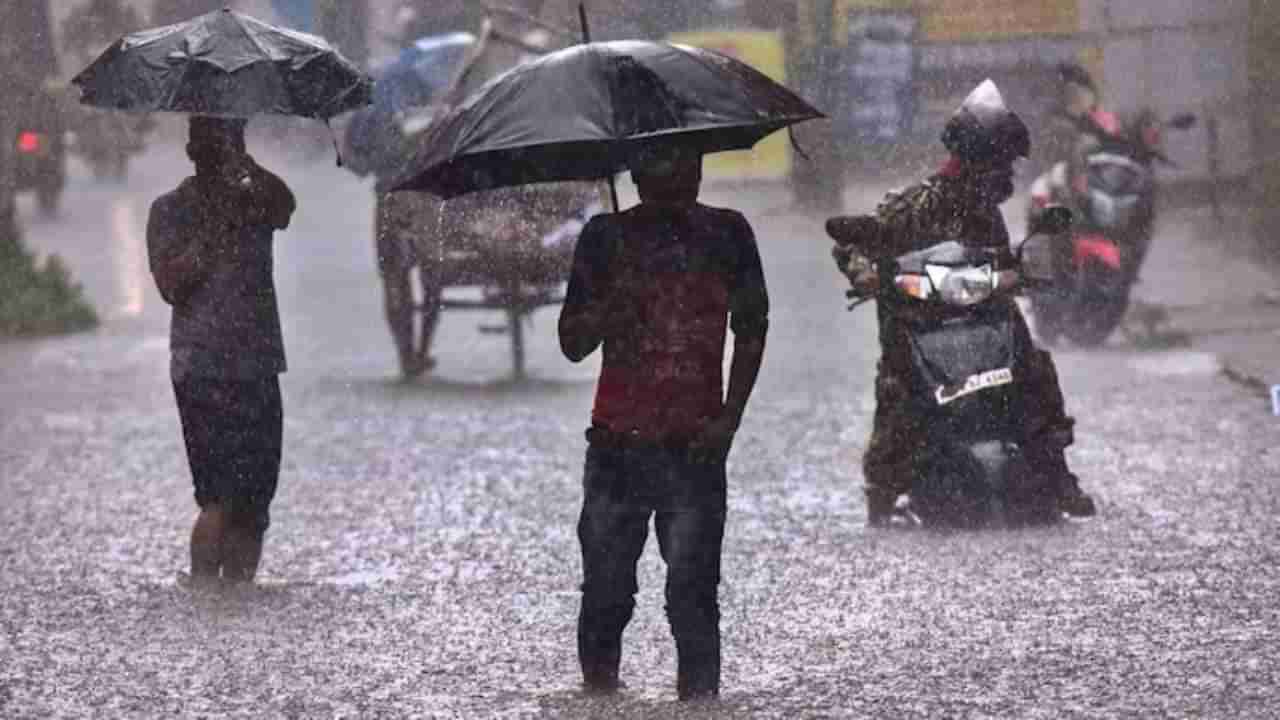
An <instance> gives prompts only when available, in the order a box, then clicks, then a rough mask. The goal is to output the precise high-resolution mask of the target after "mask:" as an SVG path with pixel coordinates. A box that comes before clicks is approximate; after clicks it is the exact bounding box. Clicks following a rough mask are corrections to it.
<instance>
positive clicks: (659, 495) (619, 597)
mask: <svg viewBox="0 0 1280 720" xmlns="http://www.w3.org/2000/svg"><path fill="white" fill-rule="evenodd" d="M701 162H702V159H701V155H700V154H698V153H696V152H694V151H678V150H674V149H672V150H657V151H653V152H650V153H646V154H644V155H643V156H642V157H640V158H637V159H635V160H634V161H633V162H632V164H631V166H632V171H631V174H632V178H633V179H634V180H635V181H636V186H637V189H638V190H639V193H640V201H641V202H640V204H639V205H638V206H636V207H634V208H631V209H629V210H627V211H625V212H620V213H610V214H605V215H597V216H596V217H594V218H592V220H591V221H590V222H589V223H588V224H587V226H586V227H585V228H584V229H583V231H582V234H581V236H580V238H579V241H578V246H577V249H576V252H575V255H574V261H573V270H572V273H571V275H570V279H569V289H568V294H567V297H566V299H565V304H564V308H563V310H562V312H561V315H560V345H561V348H562V349H563V351H564V354H565V356H566V357H568V358H569V359H570V360H572V361H573V362H579V361H581V360H582V359H584V358H585V357H586V356H588V355H590V354H591V353H592V352H594V351H595V350H596V348H598V347H603V349H602V352H603V353H604V358H603V366H602V368H601V372H600V380H599V383H598V386H597V389H596V399H595V406H594V408H593V409H592V413H591V428H590V429H588V430H587V441H588V448H587V457H586V467H585V470H584V478H583V486H584V497H583V505H582V514H581V517H580V520H579V523H578V538H579V541H580V542H581V545H582V562H583V582H582V605H581V613H580V615H579V618H578V655H579V659H580V661H581V664H582V673H583V679H584V681H585V684H586V686H587V688H588V689H590V690H593V691H611V690H614V689H616V688H617V687H619V684H620V681H619V677H618V669H619V663H620V660H621V655H622V632H623V630H624V629H625V628H626V626H627V623H628V622H629V621H630V620H631V615H632V611H633V610H634V609H635V593H636V592H637V591H638V586H637V584H636V563H637V561H638V560H639V559H640V556H641V554H642V553H643V551H644V545H645V540H646V536H647V535H648V525H649V518H650V516H651V515H652V516H654V525H655V528H656V532H657V535H658V547H659V549H660V550H661V553H662V557H663V559H664V560H665V561H666V563H667V583H666V609H667V619H668V620H669V621H670V623H671V632H672V635H674V637H675V641H676V656H677V671H676V687H677V692H678V693H679V696H680V698H681V699H694V698H700V697H711V696H715V695H716V694H718V692H719V689H720V608H719V601H718V592H719V590H718V586H719V583H720V551H721V542H722V540H723V537H724V523H725V507H726V492H727V479H726V475H725V459H726V457H727V456H728V453H729V448H730V445H731V444H732V442H733V437H734V433H735V432H736V431H737V429H738V424H739V423H740V422H741V420H742V414H743V411H744V410H745V409H746V405H747V400H748V398H749V397H750V396H751V391H752V388H753V387H754V386H755V380H756V375H757V373H758V372H759V369H760V362H761V359H762V357H763V356H764V345H765V334H766V331H767V330H768V325H769V320H768V318H769V298H768V294H767V292H766V291H765V283H764V272H763V269H762V267H761V263H760V255H759V251H758V250H757V247H756V243H755V237H754V234H753V233H752V231H751V226H750V225H749V224H748V223H747V221H746V219H745V218H744V217H743V216H742V215H741V214H739V213H737V212H734V211H732V210H725V209H719V208H710V207H707V206H704V205H701V204H699V203H698V202H697V197H698V189H699V185H700V183H701V179H702V171H701ZM730 328H732V330H733V336H734V343H733V361H732V366H731V368H730V372H729V383H728V389H727V392H726V391H725V388H724V385H723V378H722V374H723V373H722V368H723V362H724V351H725V339H726V334H727V331H728V330H729V329H730Z"/></svg>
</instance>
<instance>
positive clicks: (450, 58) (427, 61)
mask: <svg viewBox="0 0 1280 720" xmlns="http://www.w3.org/2000/svg"><path fill="white" fill-rule="evenodd" d="M475 44H476V36H475V35H472V34H471V33H466V32H456V33H448V34H445V35H429V36H427V37H424V38H419V39H418V40H415V41H414V42H413V44H412V45H410V46H409V47H407V48H405V49H404V50H401V51H400V54H399V55H398V56H397V57H396V59H395V60H394V61H393V62H391V63H390V64H389V65H385V66H383V67H381V68H378V69H377V70H375V71H374V78H375V79H376V80H377V83H376V84H375V85H374V88H373V106H374V109H376V110H380V111H388V112H393V113H394V112H403V111H405V110H408V109H410V108H414V107H421V106H423V105H426V104H428V103H430V102H431V101H432V99H433V98H435V97H436V96H437V95H439V94H440V92H441V91H443V90H446V89H448V88H449V85H450V83H451V82H452V81H453V76H454V74H455V73H456V72H457V71H458V67H459V66H460V65H461V64H462V61H463V60H464V59H466V56H467V51H469V50H470V49H471V48H473V47H475Z"/></svg>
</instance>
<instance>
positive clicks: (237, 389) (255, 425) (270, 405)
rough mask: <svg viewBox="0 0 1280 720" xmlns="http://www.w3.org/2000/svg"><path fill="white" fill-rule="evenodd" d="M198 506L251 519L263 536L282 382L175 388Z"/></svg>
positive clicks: (198, 383) (274, 476)
mask: <svg viewBox="0 0 1280 720" xmlns="http://www.w3.org/2000/svg"><path fill="white" fill-rule="evenodd" d="M173 391H174V395H175V396H176V398H177V401H178V414H179V416H180V417H181V419H182V437H183V439H184V440H185V441H186V445H187V461H188V463H189V464H190V466H191V479H192V480H193V481H194V483H195V497H196V504H197V505H199V506H200V507H201V508H203V507H206V506H208V505H210V504H215V503H216V504H219V505H221V506H223V507H224V508H226V509H228V510H231V511H233V512H237V513H250V514H252V515H253V518H254V527H255V528H256V529H257V530H258V532H265V531H266V529H267V526H268V525H270V523H271V515H270V512H269V507H270V505H271V500H272V498H274V497H275V494H276V482H277V480H278V479H279V476H280V451H281V446H282V436H283V425H284V413H283V408H282V405H281V402H280V379H279V378H278V377H277V376H275V375H273V376H271V377H268V378H263V379H261V380H222V379H215V378H187V379H184V380H182V381H179V382H175V383H174V384H173Z"/></svg>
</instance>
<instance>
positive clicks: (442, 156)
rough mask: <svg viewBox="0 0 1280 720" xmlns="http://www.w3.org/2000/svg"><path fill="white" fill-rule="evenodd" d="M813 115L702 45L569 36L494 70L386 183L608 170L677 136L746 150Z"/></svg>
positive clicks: (519, 179)
mask: <svg viewBox="0 0 1280 720" xmlns="http://www.w3.org/2000/svg"><path fill="white" fill-rule="evenodd" d="M819 117H823V115H822V113H821V112H819V111H817V110H815V109H814V108H813V107H812V106H811V105H809V104H808V103H807V102H805V101H804V100H801V99H800V98H799V97H797V96H796V95H795V94H794V93H792V92H791V91H790V90H788V89H786V88H784V87H782V86H781V85H779V84H777V83H775V82H774V81H772V80H770V79H769V78H768V77H766V76H764V75H763V74H761V73H759V72H757V71H756V70H754V69H752V68H751V67H749V66H748V65H745V64H743V63H741V62H739V61H737V60H734V59H733V58H730V57H727V56H725V55H721V54H719V53H716V52H712V51H709V50H702V49H699V48H693V47H687V46H684V45H670V44H666V43H658V42H644V41H638V40H625V41H618V42H599V43H586V44H583V45H577V46H574V47H571V48H567V49H565V50H561V51H559V52H555V53H551V54H549V55H545V56H543V57H541V58H539V59H537V60H534V61H531V62H528V63H525V64H523V65H519V66H517V67H515V68H512V69H511V70H509V71H507V72H506V73H504V74H502V75H500V76H498V77H496V78H494V79H493V80H492V81H490V82H489V83H488V84H486V85H485V86H484V87H482V88H481V89H480V90H478V91H476V93H474V94H473V95H471V96H470V97H468V98H467V99H466V100H464V101H463V102H462V104H461V105H459V106H458V107H457V108H455V109H454V110H452V111H451V112H450V113H448V114H447V115H445V116H444V117H443V118H442V119H441V120H440V121H439V122H438V123H437V124H436V126H435V127H434V128H433V129H432V130H431V131H429V132H428V134H427V135H426V136H424V138H423V142H422V143H421V144H420V145H419V149H418V152H417V154H416V155H415V156H414V158H413V159H412V161H411V162H410V163H409V164H408V165H407V170H406V171H405V172H403V173H402V174H400V175H399V176H397V177H394V178H392V179H390V180H389V181H388V182H386V183H385V184H384V187H385V189H389V190H425V191H428V192H432V193H434V194H436V195H439V196H441V197H446V198H447V197H453V196H455V195H461V194H463V193H468V192H473V191H476V190H486V189H490V188H497V187H504V186H509V185H524V184H528V183H537V182H551V181H558V180H591V179H599V178H605V177H610V176H612V175H613V174H615V173H618V172H621V171H622V170H624V169H626V167H627V164H628V161H629V160H630V159H631V158H633V157H634V156H635V153H636V152H637V151H639V150H641V149H643V148H645V147H646V146H649V145H654V144H667V143H679V144H682V145H684V146H687V147H689V148H692V149H696V150H698V151H701V152H703V153H713V152H719V151H722V150H745V149H748V148H750V147H751V146H753V145H755V144H756V143H757V142H758V141H759V140H760V139H761V138H763V137H765V136H766V135H769V134H770V133H772V132H774V131H776V130H779V129H781V128H784V127H787V126H788V125H793V124H795V123H798V122H802V121H804V120H810V119H813V118H819Z"/></svg>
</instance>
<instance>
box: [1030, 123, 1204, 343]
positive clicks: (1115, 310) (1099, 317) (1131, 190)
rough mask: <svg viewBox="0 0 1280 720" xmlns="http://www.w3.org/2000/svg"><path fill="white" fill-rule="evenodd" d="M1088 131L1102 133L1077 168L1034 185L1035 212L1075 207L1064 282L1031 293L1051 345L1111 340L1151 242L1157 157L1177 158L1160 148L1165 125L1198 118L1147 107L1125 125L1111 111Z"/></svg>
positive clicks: (1058, 170)
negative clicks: (1164, 117)
mask: <svg viewBox="0 0 1280 720" xmlns="http://www.w3.org/2000/svg"><path fill="white" fill-rule="evenodd" d="M1078 122H1079V124H1080V129H1081V132H1082V133H1088V134H1090V135H1092V136H1093V137H1095V138H1096V139H1097V142H1096V144H1094V145H1093V146H1092V148H1091V149H1090V151H1089V152H1087V153H1086V154H1085V156H1084V166H1083V167H1081V168H1078V169H1076V170H1075V173H1074V174H1075V176H1074V177H1068V175H1069V174H1070V173H1071V172H1072V169H1071V168H1069V167H1068V165H1067V163H1065V162H1064V163H1058V164H1057V165H1056V166H1054V168H1053V169H1051V170H1050V171H1049V172H1048V173H1046V175H1044V176H1041V177H1040V178H1038V179H1037V180H1036V181H1035V183H1033V185H1032V188H1031V208H1030V212H1029V213H1028V217H1034V216H1035V215H1036V214H1037V213H1038V212H1040V211H1041V209H1042V208H1044V207H1045V206H1047V205H1049V204H1050V203H1057V202H1061V203H1064V204H1068V205H1070V206H1071V207H1073V208H1074V209H1075V210H1076V214H1077V222H1076V224H1075V226H1074V227H1073V228H1072V237H1071V243H1070V252H1069V257H1068V256H1067V255H1068V254H1067V253H1065V252H1064V253H1063V256H1061V257H1059V259H1058V268H1057V272H1058V274H1059V275H1060V276H1061V279H1060V282H1059V283H1058V284H1057V285H1056V286H1055V288H1054V289H1052V290H1049V291H1046V292H1043V293H1033V294H1032V295H1031V308H1032V312H1033V314H1034V316H1035V319H1036V332H1037V334H1038V335H1039V336H1040V339H1041V340H1042V341H1043V342H1045V343H1049V344H1052V343H1054V342H1056V341H1057V339H1058V338H1059V337H1060V336H1065V337H1066V338H1067V339H1069V340H1070V341H1071V342H1072V343H1074V344H1076V345H1078V346H1081V347H1096V346H1098V345H1101V344H1102V343H1104V342H1106V340H1107V338H1108V337H1110V336H1111V333H1112V332H1113V331H1114V330H1115V328H1116V326H1117V325H1119V324H1120V321H1121V319H1123V317H1124V314H1125V311H1126V310H1127V309H1128V307H1129V291H1130V290H1131V289H1132V287H1133V285H1134V283H1135V282H1137V279H1138V272H1139V270H1140V269H1141V268H1142V263H1143V260H1144V259H1145V258H1146V255H1147V251H1148V249H1150V246H1151V238H1152V234H1151V233H1152V227H1153V225H1154V224H1155V193H1156V182H1155V173H1154V166H1155V164H1156V163H1157V162H1160V163H1163V164H1167V165H1173V164H1174V163H1173V162H1172V161H1171V160H1169V158H1168V157H1166V156H1165V155H1164V153H1163V152H1162V150H1161V145H1162V135H1163V132H1162V130H1163V129H1164V128H1172V129H1175V130H1186V129H1189V128H1191V127H1192V126H1194V125H1195V123H1196V119H1195V116H1194V115H1191V114H1187V113H1184V114H1180V115H1177V116H1175V117H1174V118H1172V119H1171V120H1169V121H1168V122H1165V123H1161V122H1160V121H1159V120H1158V119H1157V118H1156V117H1155V116H1154V115H1153V114H1152V113H1150V112H1144V113H1141V114H1139V115H1138V117H1137V118H1136V119H1135V120H1134V121H1133V122H1131V123H1129V124H1128V125H1122V124H1121V123H1120V122H1119V121H1117V120H1116V119H1115V117H1114V116H1113V115H1111V114H1109V113H1105V112H1101V111H1099V112H1095V113H1093V114H1090V115H1087V116H1085V117H1083V118H1081V119H1080V120H1079V121H1078Z"/></svg>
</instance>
